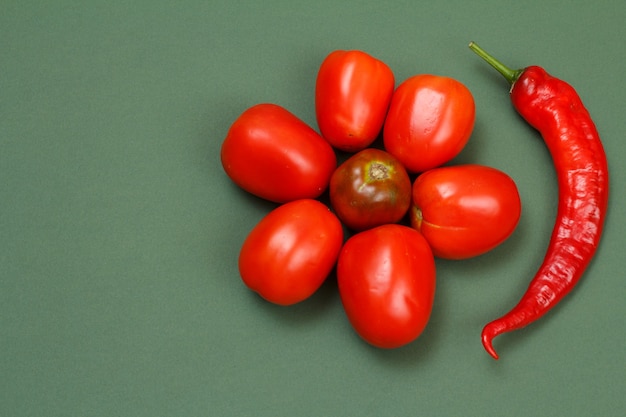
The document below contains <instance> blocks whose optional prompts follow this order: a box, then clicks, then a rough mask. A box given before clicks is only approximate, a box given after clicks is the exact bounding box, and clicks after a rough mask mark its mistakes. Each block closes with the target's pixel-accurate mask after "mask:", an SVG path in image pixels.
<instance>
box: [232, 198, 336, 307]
mask: <svg viewBox="0 0 626 417" xmlns="http://www.w3.org/2000/svg"><path fill="white" fill-rule="evenodd" d="M342 244H343V227H342V225H341V223H340V221H339V219H338V218H337V217H336V216H335V215H334V214H333V213H332V212H331V211H330V210H329V209H328V207H326V206H325V205H324V204H323V203H321V202H319V201H317V200H311V199H303V200H296V201H292V202H289V203H285V204H283V205H281V206H279V207H277V208H276V209H274V210H272V211H271V212H270V213H269V214H268V215H267V216H265V217H264V218H263V219H261V221H260V222H259V223H258V224H257V225H256V226H255V227H254V228H253V229H252V231H251V232H250V234H249V235H248V237H247V238H246V240H245V241H244V243H243V245H242V247H241V251H240V253H239V273H240V275H241V279H242V280H243V282H244V284H245V285H246V286H247V287H248V288H249V289H251V290H252V291H255V292H257V293H258V294H259V295H260V296H261V297H263V298H264V299H266V300H267V301H269V302H271V303H274V304H279V305H284V306H286V305H292V304H296V303H299V302H301V301H303V300H305V299H307V298H309V297H310V296H311V295H313V294H314V293H315V291H317V289H318V288H319V287H320V286H321V285H322V283H323V282H324V281H325V280H326V277H327V276H328V275H329V273H330V272H331V270H332V269H333V267H334V266H335V263H336V261H337V257H338V255H339V251H340V250H341V246H342Z"/></svg>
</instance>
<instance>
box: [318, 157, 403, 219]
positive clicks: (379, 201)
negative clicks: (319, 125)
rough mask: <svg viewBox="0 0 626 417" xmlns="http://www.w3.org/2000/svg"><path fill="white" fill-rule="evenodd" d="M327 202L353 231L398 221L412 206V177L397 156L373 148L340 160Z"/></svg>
mask: <svg viewBox="0 0 626 417" xmlns="http://www.w3.org/2000/svg"><path fill="white" fill-rule="evenodd" d="M329 195H330V203H331V205H332V207H333V209H334V210H335V213H337V216H338V217H339V219H341V221H342V222H343V223H344V224H345V225H346V226H348V227H349V228H350V229H352V230H357V231H359V230H365V229H370V228H372V227H375V226H380V225H383V224H386V223H397V222H399V221H400V220H401V219H402V218H403V217H404V215H405V214H406V213H407V211H408V210H409V207H410V206H411V179H410V178H409V174H407V172H406V170H405V169H404V167H403V166H402V164H401V163H400V161H398V160H397V159H396V158H394V157H393V156H391V155H390V154H389V153H387V152H385V151H383V150H380V149H375V148H368V149H364V150H362V151H360V152H358V153H356V154H354V155H352V156H351V157H350V158H348V160H346V161H345V162H343V163H342V164H341V165H339V167H337V169H336V170H335V172H334V173H333V175H332V177H330V186H329Z"/></svg>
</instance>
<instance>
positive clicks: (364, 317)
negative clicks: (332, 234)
mask: <svg viewBox="0 0 626 417" xmlns="http://www.w3.org/2000/svg"><path fill="white" fill-rule="evenodd" d="M337 284H338V287H339V294H340V297H341V302H342V304H343V307H344V310H345V312H346V315H347V317H348V320H349V321H350V323H351V324H352V327H353V328H354V330H355V331H356V333H357V334H358V335H359V336H361V337H362V338H363V339H364V340H365V341H367V342H368V343H370V344H372V345H374V346H376V347H380V348H386V349H392V348H397V347H401V346H403V345H406V344H408V343H410V342H412V341H413V340H415V339H416V338H417V337H418V336H419V335H420V334H421V333H422V332H423V330H424V329H425V328H426V325H427V324H428V320H429V319H430V313H431V311H432V307H433V302H434V297H435V259H434V257H433V254H432V252H431V249H430V247H429V246H428V243H427V242H426V240H425V239H424V237H423V236H422V235H421V234H420V233H419V232H417V231H416V230H415V229H412V228H410V227H408V226H402V225H398V224H386V225H383V226H378V227H375V228H373V229H369V230H366V231H363V232H359V233H357V234H355V235H353V236H352V237H350V238H349V239H348V240H347V241H346V243H345V244H344V246H343V248H342V250H341V252H340V254H339V260H338V261H337Z"/></svg>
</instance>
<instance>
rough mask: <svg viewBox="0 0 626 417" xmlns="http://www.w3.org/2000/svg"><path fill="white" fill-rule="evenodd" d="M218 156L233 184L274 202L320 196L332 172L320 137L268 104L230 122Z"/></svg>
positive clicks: (330, 155) (332, 160)
mask: <svg viewBox="0 0 626 417" xmlns="http://www.w3.org/2000/svg"><path fill="white" fill-rule="evenodd" d="M220 156H221V162H222V166H223V168H224V171H225V172H226V174H227V175H228V176H229V177H230V179H231V180H232V181H233V182H234V183H235V184H237V185H238V186H239V187H241V188H243V189H244V190H246V191H248V192H249V193H251V194H254V195H256V196H258V197H261V198H264V199H266V200H269V201H273V202H276V203H285V202H288V201H294V200H299V199H304V198H317V197H319V196H320V195H321V194H322V193H323V192H324V191H325V190H326V188H328V183H329V181H330V176H331V175H332V173H333V171H334V170H335V168H336V167H337V157H336V155H335V152H334V150H333V149H332V147H331V146H330V145H329V144H328V142H326V140H324V138H322V137H321V136H320V135H319V134H318V133H317V132H316V131H315V130H314V129H313V128H312V127H310V126H308V125H307V124H306V123H304V122H303V121H302V120H300V119H299V118H298V117H296V116H295V115H294V114H292V113H291V112H289V111H288V110H286V109H284V108H283V107H281V106H278V105H276V104H271V103H262V104H257V105H255V106H252V107H250V108H249V109H247V110H246V111H244V112H243V113H242V114H241V115H240V116H239V117H238V118H237V119H236V120H235V122H234V123H233V124H232V126H231V127H230V129H229V131H228V134H227V136H226V138H225V139H224V142H223V143H222V148H221V155H220Z"/></svg>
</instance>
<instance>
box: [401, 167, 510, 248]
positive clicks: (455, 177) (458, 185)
mask: <svg viewBox="0 0 626 417" xmlns="http://www.w3.org/2000/svg"><path fill="white" fill-rule="evenodd" d="M412 192H413V203H412V206H411V213H410V219H411V226H412V227H414V228H415V229H417V230H419V231H420V232H421V233H422V235H424V237H425V238H426V240H427V241H428V243H429V244H430V246H431V248H432V249H433V253H434V254H435V256H437V257H439V258H445V259H466V258H471V257H474V256H478V255H481V254H483V253H485V252H488V251H490V250H491V249H493V248H495V247H496V246H498V245H500V244H501V243H502V242H504V241H505V240H506V239H507V238H508V237H509V236H510V235H511V234H512V233H513V231H514V230H515V228H516V227H517V224H518V222H519V219H520V215H521V211H522V205H521V201H520V196H519V192H518V189H517V186H516V184H515V182H514V181H513V180H512V179H511V177H509V176H508V175H507V174H505V173H504V172H502V171H500V170H497V169H495V168H491V167H487V166H482V165H475V164H470V165H456V166H446V167H440V168H435V169H432V170H429V171H427V172H425V173H423V174H421V175H420V176H418V177H417V179H416V180H415V182H414V183H413V190H412Z"/></svg>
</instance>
